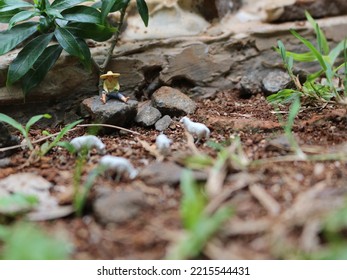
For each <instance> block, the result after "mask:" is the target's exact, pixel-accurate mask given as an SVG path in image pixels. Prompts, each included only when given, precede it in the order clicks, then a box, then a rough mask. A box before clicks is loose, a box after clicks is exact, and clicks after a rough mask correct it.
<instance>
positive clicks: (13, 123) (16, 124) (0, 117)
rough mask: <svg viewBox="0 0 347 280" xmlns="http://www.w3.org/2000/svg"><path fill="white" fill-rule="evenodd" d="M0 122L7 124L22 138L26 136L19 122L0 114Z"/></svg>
mask: <svg viewBox="0 0 347 280" xmlns="http://www.w3.org/2000/svg"><path fill="white" fill-rule="evenodd" d="M0 122H4V123H7V124H9V125H10V126H12V127H13V128H15V129H17V130H18V131H19V132H20V133H21V134H22V135H23V136H25V135H26V132H25V129H24V127H23V126H22V125H21V124H20V123H19V122H17V121H16V120H15V119H13V118H11V117H9V116H7V115H5V114H2V113H0Z"/></svg>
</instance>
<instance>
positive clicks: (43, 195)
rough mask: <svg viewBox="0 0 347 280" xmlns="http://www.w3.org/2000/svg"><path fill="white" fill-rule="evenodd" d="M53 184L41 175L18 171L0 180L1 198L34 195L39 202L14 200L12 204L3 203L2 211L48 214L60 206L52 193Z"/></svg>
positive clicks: (8, 212)
mask: <svg viewBox="0 0 347 280" xmlns="http://www.w3.org/2000/svg"><path fill="white" fill-rule="evenodd" d="M51 187H52V184H51V183H50V182H49V181H47V180H46V179H44V178H43V177H41V176H38V175H35V174H32V173H17V174H13V175H10V176H8V177H6V178H4V179H2V180H0V198H2V199H6V198H9V199H10V197H11V196H13V195H16V194H17V195H24V196H34V197H35V198H36V199H37V200H38V203H37V204H31V203H23V202H22V201H13V203H12V204H11V205H1V206H2V207H1V209H0V213H3V214H16V213H22V212H29V211H31V213H35V214H34V215H38V216H40V215H42V214H43V213H45V214H44V215H48V214H49V213H48V212H50V211H52V210H53V211H55V210H57V209H58V208H59V205H58V202H57V200H56V199H55V198H54V197H53V196H52V195H51V193H50V188H51Z"/></svg>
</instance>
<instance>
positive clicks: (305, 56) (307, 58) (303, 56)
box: [286, 51, 317, 62]
mask: <svg viewBox="0 0 347 280" xmlns="http://www.w3.org/2000/svg"><path fill="white" fill-rule="evenodd" d="M286 53H287V56H289V57H292V58H293V59H294V60H295V61H300V62H312V61H316V60H317V58H316V57H315V55H314V54H313V53H312V52H305V53H293V52H289V51H287V52H286Z"/></svg>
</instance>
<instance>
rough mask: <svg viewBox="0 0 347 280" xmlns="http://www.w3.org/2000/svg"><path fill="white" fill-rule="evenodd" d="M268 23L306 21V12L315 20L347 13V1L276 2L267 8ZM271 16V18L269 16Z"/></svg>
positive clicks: (285, 0) (299, 0) (281, 0)
mask: <svg viewBox="0 0 347 280" xmlns="http://www.w3.org/2000/svg"><path fill="white" fill-rule="evenodd" d="M265 10H266V13H267V14H268V21H272V22H274V21H275V22H286V21H296V20H305V19H306V16H305V11H308V12H309V13H310V14H311V15H312V17H313V18H323V17H331V16H337V15H344V14H346V13H347V2H346V1H345V0H333V1H332V0H311V1H302V0H296V1H292V3H288V0H276V3H275V5H274V3H270V4H269V6H268V7H267V6H265ZM269 15H271V16H269Z"/></svg>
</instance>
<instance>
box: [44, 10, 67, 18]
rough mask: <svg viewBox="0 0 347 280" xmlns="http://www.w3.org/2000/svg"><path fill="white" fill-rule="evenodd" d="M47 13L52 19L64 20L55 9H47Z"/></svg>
mask: <svg viewBox="0 0 347 280" xmlns="http://www.w3.org/2000/svg"><path fill="white" fill-rule="evenodd" d="M46 13H47V15H48V16H49V17H50V18H60V19H63V16H62V14H61V13H60V12H59V11H58V10H57V9H53V8H47V9H46Z"/></svg>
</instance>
